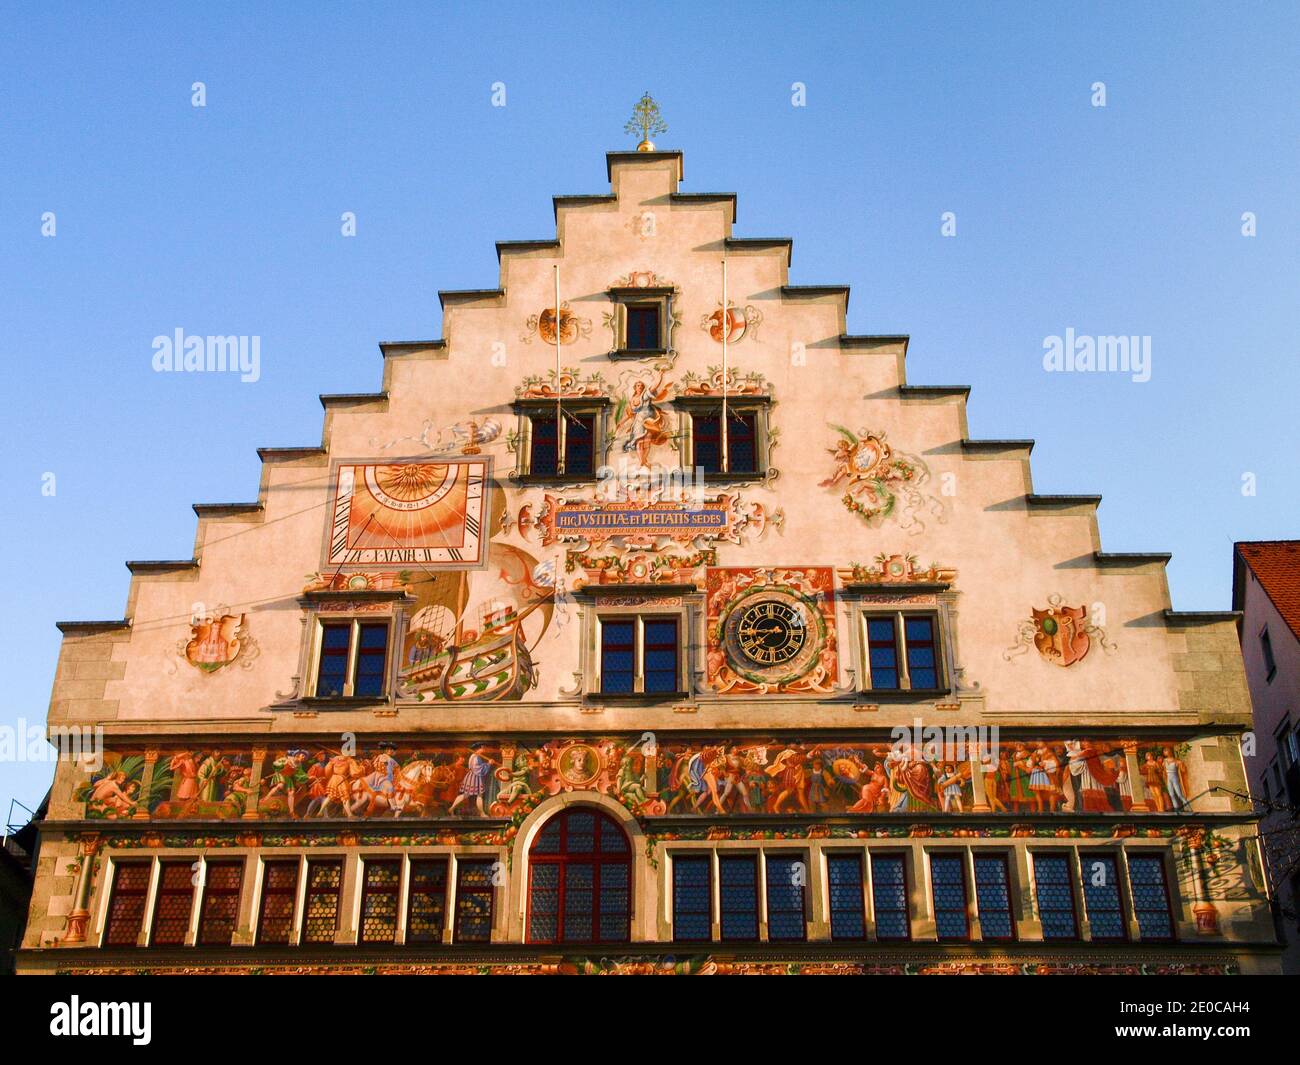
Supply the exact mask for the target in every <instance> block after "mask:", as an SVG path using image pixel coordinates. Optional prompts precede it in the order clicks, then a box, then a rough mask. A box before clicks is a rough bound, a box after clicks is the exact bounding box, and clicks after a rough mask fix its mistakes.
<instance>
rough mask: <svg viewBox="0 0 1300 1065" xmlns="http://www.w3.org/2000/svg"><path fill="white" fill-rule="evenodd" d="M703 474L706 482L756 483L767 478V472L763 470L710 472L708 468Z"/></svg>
mask: <svg viewBox="0 0 1300 1065" xmlns="http://www.w3.org/2000/svg"><path fill="white" fill-rule="evenodd" d="M703 476H704V483H705V484H729V483H733V482H734V483H737V484H754V483H757V482H758V481H765V480H767V473H766V472H765V471H763V470H748V471H746V472H744V473H741V472H739V471H737V472H728V473H710V472H709V471H708V470H706V471H705V472H704V474H703Z"/></svg>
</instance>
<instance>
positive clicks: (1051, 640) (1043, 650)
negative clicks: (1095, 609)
mask: <svg viewBox="0 0 1300 1065" xmlns="http://www.w3.org/2000/svg"><path fill="white" fill-rule="evenodd" d="M1033 615H1034V646H1035V647H1037V648H1038V653H1039V654H1041V655H1042V656H1043V657H1044V658H1046V659H1047V660H1048V661H1049V662H1053V663H1055V664H1056V665H1058V666H1069V665H1073V664H1074V663H1075V662H1078V661H1079V660H1080V659H1082V658H1083V656H1084V655H1086V654H1087V653H1088V648H1089V647H1090V646H1091V644H1092V641H1091V640H1090V639H1089V638H1088V632H1087V623H1086V621H1085V619H1086V618H1087V616H1088V608H1087V607H1086V606H1061V607H1048V608H1047V609H1046V610H1034V611H1033Z"/></svg>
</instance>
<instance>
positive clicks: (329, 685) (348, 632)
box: [311, 615, 394, 699]
mask: <svg viewBox="0 0 1300 1065" xmlns="http://www.w3.org/2000/svg"><path fill="white" fill-rule="evenodd" d="M393 630H394V626H393V625H392V623H391V619H389V618H387V617H375V616H374V615H370V616H366V615H362V616H360V617H335V616H331V615H324V616H321V615H318V616H317V619H316V638H315V641H314V657H315V665H314V668H313V669H312V670H311V676H312V678H313V684H312V689H311V694H312V696H313V697H315V698H317V699H383V698H384V697H385V696H386V694H387V692H388V687H389V685H388V666H389V663H390V662H391V661H392V657H391V648H390V640H391V637H392V634H393Z"/></svg>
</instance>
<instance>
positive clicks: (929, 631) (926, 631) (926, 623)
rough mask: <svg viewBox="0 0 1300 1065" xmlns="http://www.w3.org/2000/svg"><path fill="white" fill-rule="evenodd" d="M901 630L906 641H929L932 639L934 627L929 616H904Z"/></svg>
mask: <svg viewBox="0 0 1300 1065" xmlns="http://www.w3.org/2000/svg"><path fill="white" fill-rule="evenodd" d="M903 630H904V633H905V635H906V636H907V642H908V643H930V642H932V641H933V640H934V628H933V626H932V625H931V623H930V619H929V618H905V619H904V620H903Z"/></svg>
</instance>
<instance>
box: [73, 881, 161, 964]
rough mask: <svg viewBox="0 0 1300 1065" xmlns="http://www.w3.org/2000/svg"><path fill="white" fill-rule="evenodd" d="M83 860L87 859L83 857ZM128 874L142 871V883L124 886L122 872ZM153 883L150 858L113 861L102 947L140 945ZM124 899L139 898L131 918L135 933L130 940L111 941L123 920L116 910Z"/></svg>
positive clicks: (121, 947)
mask: <svg viewBox="0 0 1300 1065" xmlns="http://www.w3.org/2000/svg"><path fill="white" fill-rule="evenodd" d="M82 860H83V861H86V860H87V859H85V858H83V859H82ZM124 871H125V872H127V873H130V874H136V873H141V872H142V873H143V874H144V883H143V884H141V885H140V886H139V887H136V886H135V885H131V886H125V885H123V883H122V873H123V872H124ZM152 885H153V862H152V861H151V860H150V859H147V858H146V859H144V860H141V861H122V862H119V861H114V862H113V886H112V888H111V890H110V891H109V893H108V910H107V912H106V915H105V918H104V934H103V937H102V939H101V940H100V945H101V946H102V947H111V948H112V949H114V950H124V949H130V948H133V947H138V946H139V945H140V933H141V932H143V931H144V922H145V918H146V917H147V916H148V914H149V898H150V888H151V887H152ZM126 899H140V900H141V902H140V913H139V916H138V917H136V918H132V920H133V922H134V924H135V934H134V935H133V936H131V938H130V942H120V943H115V942H113V938H114V936H113V933H114V931H115V930H116V928H117V926H118V923H119V922H120V921H121V920H123V915H122V914H121V913H120V912H118V909H119V903H120V902H122V901H123V900H126Z"/></svg>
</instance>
